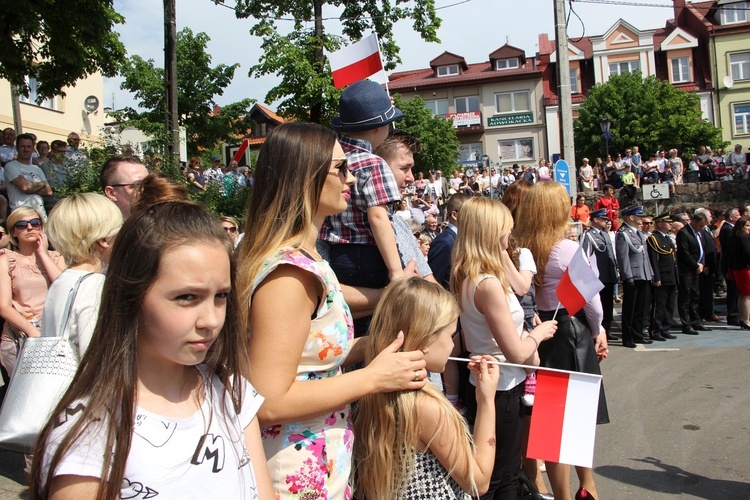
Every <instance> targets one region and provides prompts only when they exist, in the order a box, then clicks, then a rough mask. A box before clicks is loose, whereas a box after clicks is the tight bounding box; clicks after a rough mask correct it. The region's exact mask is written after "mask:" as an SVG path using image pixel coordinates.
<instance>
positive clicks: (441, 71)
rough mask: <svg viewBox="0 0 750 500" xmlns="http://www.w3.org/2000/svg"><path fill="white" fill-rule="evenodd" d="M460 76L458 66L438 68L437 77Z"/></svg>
mask: <svg viewBox="0 0 750 500" xmlns="http://www.w3.org/2000/svg"><path fill="white" fill-rule="evenodd" d="M457 74H458V64H451V65H450V66H438V69H437V76H453V75H457Z"/></svg>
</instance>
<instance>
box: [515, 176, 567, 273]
mask: <svg viewBox="0 0 750 500" xmlns="http://www.w3.org/2000/svg"><path fill="white" fill-rule="evenodd" d="M569 212H570V199H569V197H568V192H567V191H565V188H564V187H563V186H562V184H558V183H556V182H539V183H537V184H534V186H532V188H531V189H529V192H528V193H526V198H524V199H523V201H522V202H521V207H520V209H519V211H518V227H516V233H515V234H516V237H517V238H518V241H519V243H520V246H522V247H525V248H528V249H529V250H530V251H531V255H533V256H534V261H535V262H536V269H537V274H536V277H535V278H534V281H535V283H536V284H538V285H540V284H542V282H543V281H544V268H545V266H546V265H547V261H548V260H549V256H550V253H552V247H553V246H554V245H555V243H557V242H558V241H560V240H561V239H562V238H563V237H564V236H565V231H566V230H567V229H568V222H569V220H570V219H569V215H568V214H569Z"/></svg>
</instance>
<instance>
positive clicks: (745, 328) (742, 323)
mask: <svg viewBox="0 0 750 500" xmlns="http://www.w3.org/2000/svg"><path fill="white" fill-rule="evenodd" d="M739 323H740V328H742V329H743V330H750V325H748V324H747V323H745V322H744V321H740V322H739Z"/></svg>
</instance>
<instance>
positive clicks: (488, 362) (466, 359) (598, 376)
mask: <svg viewBox="0 0 750 500" xmlns="http://www.w3.org/2000/svg"><path fill="white" fill-rule="evenodd" d="M448 359H449V360H450V361H463V362H464V363H472V362H474V361H473V360H471V359H469V358H454V357H453V356H450V357H448ZM487 364H488V365H498V366H512V367H515V368H523V369H527V368H531V369H532V370H545V371H548V372H557V373H575V374H576V375H582V376H588V377H594V378H602V376H601V375H597V374H595V373H584V372H574V371H571V370H560V369H558V368H547V367H545V366H532V365H519V364H517V363H506V362H503V361H487Z"/></svg>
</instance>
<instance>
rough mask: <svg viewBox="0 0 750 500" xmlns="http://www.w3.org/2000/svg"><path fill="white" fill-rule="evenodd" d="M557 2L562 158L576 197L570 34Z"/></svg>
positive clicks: (561, 4) (561, 2) (561, 1)
mask: <svg viewBox="0 0 750 500" xmlns="http://www.w3.org/2000/svg"><path fill="white" fill-rule="evenodd" d="M554 2H555V44H556V45H557V82H558V89H557V95H558V98H559V103H560V129H561V132H562V134H561V139H562V148H561V153H562V158H563V159H564V160H565V161H566V162H567V163H568V165H570V166H571V167H572V168H571V177H570V192H571V196H574V197H575V195H576V187H577V179H576V177H575V175H573V174H574V173H575V166H576V159H575V144H574V143H573V102H572V100H571V97H570V61H569V60H568V32H567V27H566V26H565V0H554Z"/></svg>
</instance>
